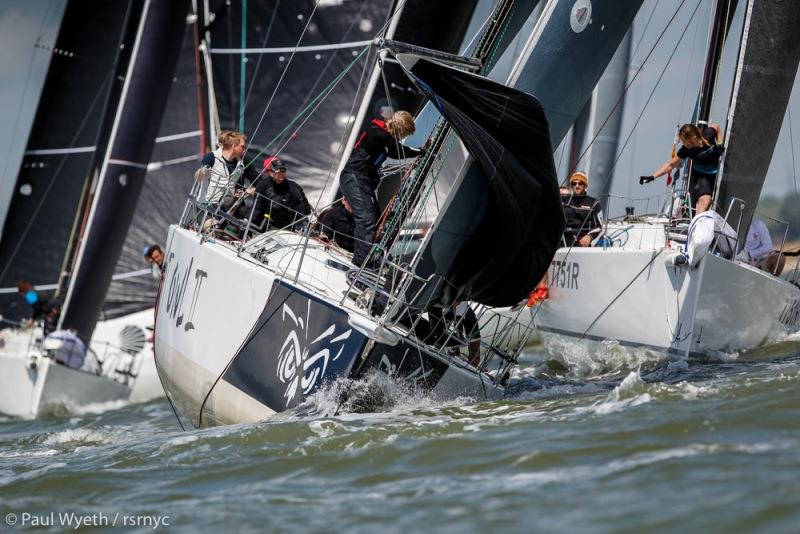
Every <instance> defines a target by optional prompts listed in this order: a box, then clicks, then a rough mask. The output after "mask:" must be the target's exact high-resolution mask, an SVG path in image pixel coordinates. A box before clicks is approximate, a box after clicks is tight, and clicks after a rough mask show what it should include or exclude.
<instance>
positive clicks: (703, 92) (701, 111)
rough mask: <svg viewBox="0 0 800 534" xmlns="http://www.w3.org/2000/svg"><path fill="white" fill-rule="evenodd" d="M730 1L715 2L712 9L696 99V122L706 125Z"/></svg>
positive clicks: (723, 43) (723, 42) (719, 0)
mask: <svg viewBox="0 0 800 534" xmlns="http://www.w3.org/2000/svg"><path fill="white" fill-rule="evenodd" d="M730 4H731V2H730V0H717V4H716V6H715V7H714V18H713V21H712V26H711V36H710V37H709V40H708V52H706V64H705V68H704V69H703V81H702V82H701V84H700V95H699V97H698V102H699V106H698V111H697V122H698V123H708V114H709V113H710V112H711V101H712V99H713V98H714V85H715V83H716V81H717V73H718V72H719V61H720V58H721V57H722V47H723V46H724V45H725V34H726V33H727V32H726V31H725V30H726V19H727V17H726V13H727V12H728V10H729V9H730V8H731V7H732V6H731V5H730Z"/></svg>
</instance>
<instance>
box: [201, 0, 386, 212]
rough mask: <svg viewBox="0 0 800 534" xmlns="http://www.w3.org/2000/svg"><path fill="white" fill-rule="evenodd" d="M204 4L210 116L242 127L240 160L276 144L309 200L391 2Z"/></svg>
mask: <svg viewBox="0 0 800 534" xmlns="http://www.w3.org/2000/svg"><path fill="white" fill-rule="evenodd" d="M206 4H207V10H208V13H209V15H208V17H207V18H208V20H207V31H206V32H205V34H204V40H205V44H206V46H207V47H208V50H209V53H210V58H211V61H210V63H211V67H212V68H211V71H210V73H209V79H210V87H211V89H212V94H210V96H209V100H210V102H211V104H212V110H211V115H212V122H216V124H217V125H218V128H221V129H235V130H242V131H244V133H246V134H247V135H248V142H250V143H252V144H251V146H250V151H249V152H248V155H247V156H246V158H247V157H249V158H252V157H255V156H256V155H257V154H259V152H262V151H263V154H269V155H272V154H275V153H277V152H278V151H279V150H280V154H281V158H282V159H283V160H284V161H285V162H286V163H287V165H288V176H289V178H291V179H292V180H295V181H297V182H298V183H299V184H300V185H301V186H302V187H303V188H304V190H305V192H306V195H307V196H308V197H309V199H311V201H312V204H313V203H314V201H315V199H316V198H317V197H318V195H319V194H320V193H321V191H322V188H323V185H324V184H325V182H326V177H327V176H329V175H332V174H333V172H335V168H333V169H332V167H333V165H334V164H335V163H336V162H338V155H340V154H341V150H342V147H343V145H344V141H345V136H346V134H347V132H348V131H349V130H348V129H349V128H351V127H352V122H353V115H354V113H355V110H354V105H353V102H354V100H355V99H356V95H357V94H359V88H360V86H361V84H362V82H363V78H365V77H367V76H368V75H369V73H364V69H365V68H366V66H367V65H372V64H373V62H374V54H375V51H374V50H372V49H369V50H368V49H367V47H368V45H369V43H370V42H371V41H372V39H373V37H374V36H375V35H376V34H377V33H378V32H379V31H380V30H381V28H383V27H384V26H385V25H386V24H387V23H388V22H389V21H388V17H389V15H390V12H391V9H392V6H393V2H390V1H387V0H352V1H346V2H338V1H337V2H316V1H314V0H299V1H298V0H292V1H290V0H281V1H276V2H250V3H248V4H247V12H246V13H242V2H238V1H237V2H229V1H226V0H207V2H206ZM368 56H369V57H368ZM351 63H354V65H353V66H352V67H351V68H348V67H350V65H351ZM343 73H344V74H343ZM279 85H280V87H279V89H278V86H279ZM276 89H277V90H276ZM212 129H214V128H213V126H212ZM212 135H216V131H214V132H212ZM263 159H264V158H263V156H262V157H259V158H258V160H257V161H256V162H254V164H255V165H261V162H262V160H263Z"/></svg>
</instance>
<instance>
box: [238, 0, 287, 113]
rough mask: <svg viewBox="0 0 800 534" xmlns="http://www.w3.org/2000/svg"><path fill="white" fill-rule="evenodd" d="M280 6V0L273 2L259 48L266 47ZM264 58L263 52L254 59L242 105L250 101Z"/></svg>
mask: <svg viewBox="0 0 800 534" xmlns="http://www.w3.org/2000/svg"><path fill="white" fill-rule="evenodd" d="M280 7H281V0H277V1H276V3H275V8H274V9H273V10H272V16H271V17H270V18H269V23H268V24H267V31H266V33H265V34H264V40H263V41H262V42H261V48H266V47H267V41H269V36H270V35H272V26H273V24H274V23H275V19H276V18H278V10H279V9H280ZM263 60H264V54H258V61H256V66H255V68H254V69H253V76H251V78H250V87H248V88H247V96H245V99H244V105H245V106H247V103H248V102H250V94H251V93H252V92H253V87H254V86H255V84H256V78H257V77H258V69H260V68H261V62H262V61H263Z"/></svg>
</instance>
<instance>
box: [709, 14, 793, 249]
mask: <svg viewBox="0 0 800 534" xmlns="http://www.w3.org/2000/svg"><path fill="white" fill-rule="evenodd" d="M744 7H745V8H746V9H747V11H746V13H745V21H744V34H743V39H742V45H741V49H740V52H739V61H738V65H737V73H736V80H735V82H734V92H733V100H732V102H731V107H730V111H729V115H728V134H727V139H726V145H727V147H726V154H725V159H724V163H723V168H722V172H721V173H720V177H719V178H718V180H721V181H718V183H717V197H716V202H717V204H719V206H720V209H721V210H723V213H724V212H725V210H727V209H728V206H729V205H730V202H731V199H733V198H739V199H742V200H744V202H745V211H744V213H743V215H742V222H741V226H740V227H739V243H740V246H741V245H742V244H743V243H744V237H745V236H746V234H747V229H748V227H749V226H750V220H751V219H752V217H753V212H754V211H755V208H756V205H757V204H758V198H759V196H760V195H761V187H762V186H763V184H764V179H765V178H766V173H767V169H768V168H769V163H770V160H771V159H772V153H773V151H774V150H775V143H776V142H777V139H778V134H779V133H780V129H781V122H782V121H783V117H784V114H785V113H786V105H787V103H788V101H789V96H790V94H791V92H792V84H793V83H794V79H795V75H796V73H797V66H798V60H800V39H798V38H797V28H798V27H800V2H796V1H793V0H761V1H755V0H750V1H749V2H747V4H746V5H745V6H744ZM734 213H735V212H734Z"/></svg>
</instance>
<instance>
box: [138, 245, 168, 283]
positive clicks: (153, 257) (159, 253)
mask: <svg viewBox="0 0 800 534" xmlns="http://www.w3.org/2000/svg"><path fill="white" fill-rule="evenodd" d="M142 255H143V256H144V259H145V261H147V263H149V264H150V265H151V267H152V271H153V277H154V278H161V271H162V270H163V269H164V251H163V250H161V246H160V245H148V246H146V247H144V250H143V251H142Z"/></svg>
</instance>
